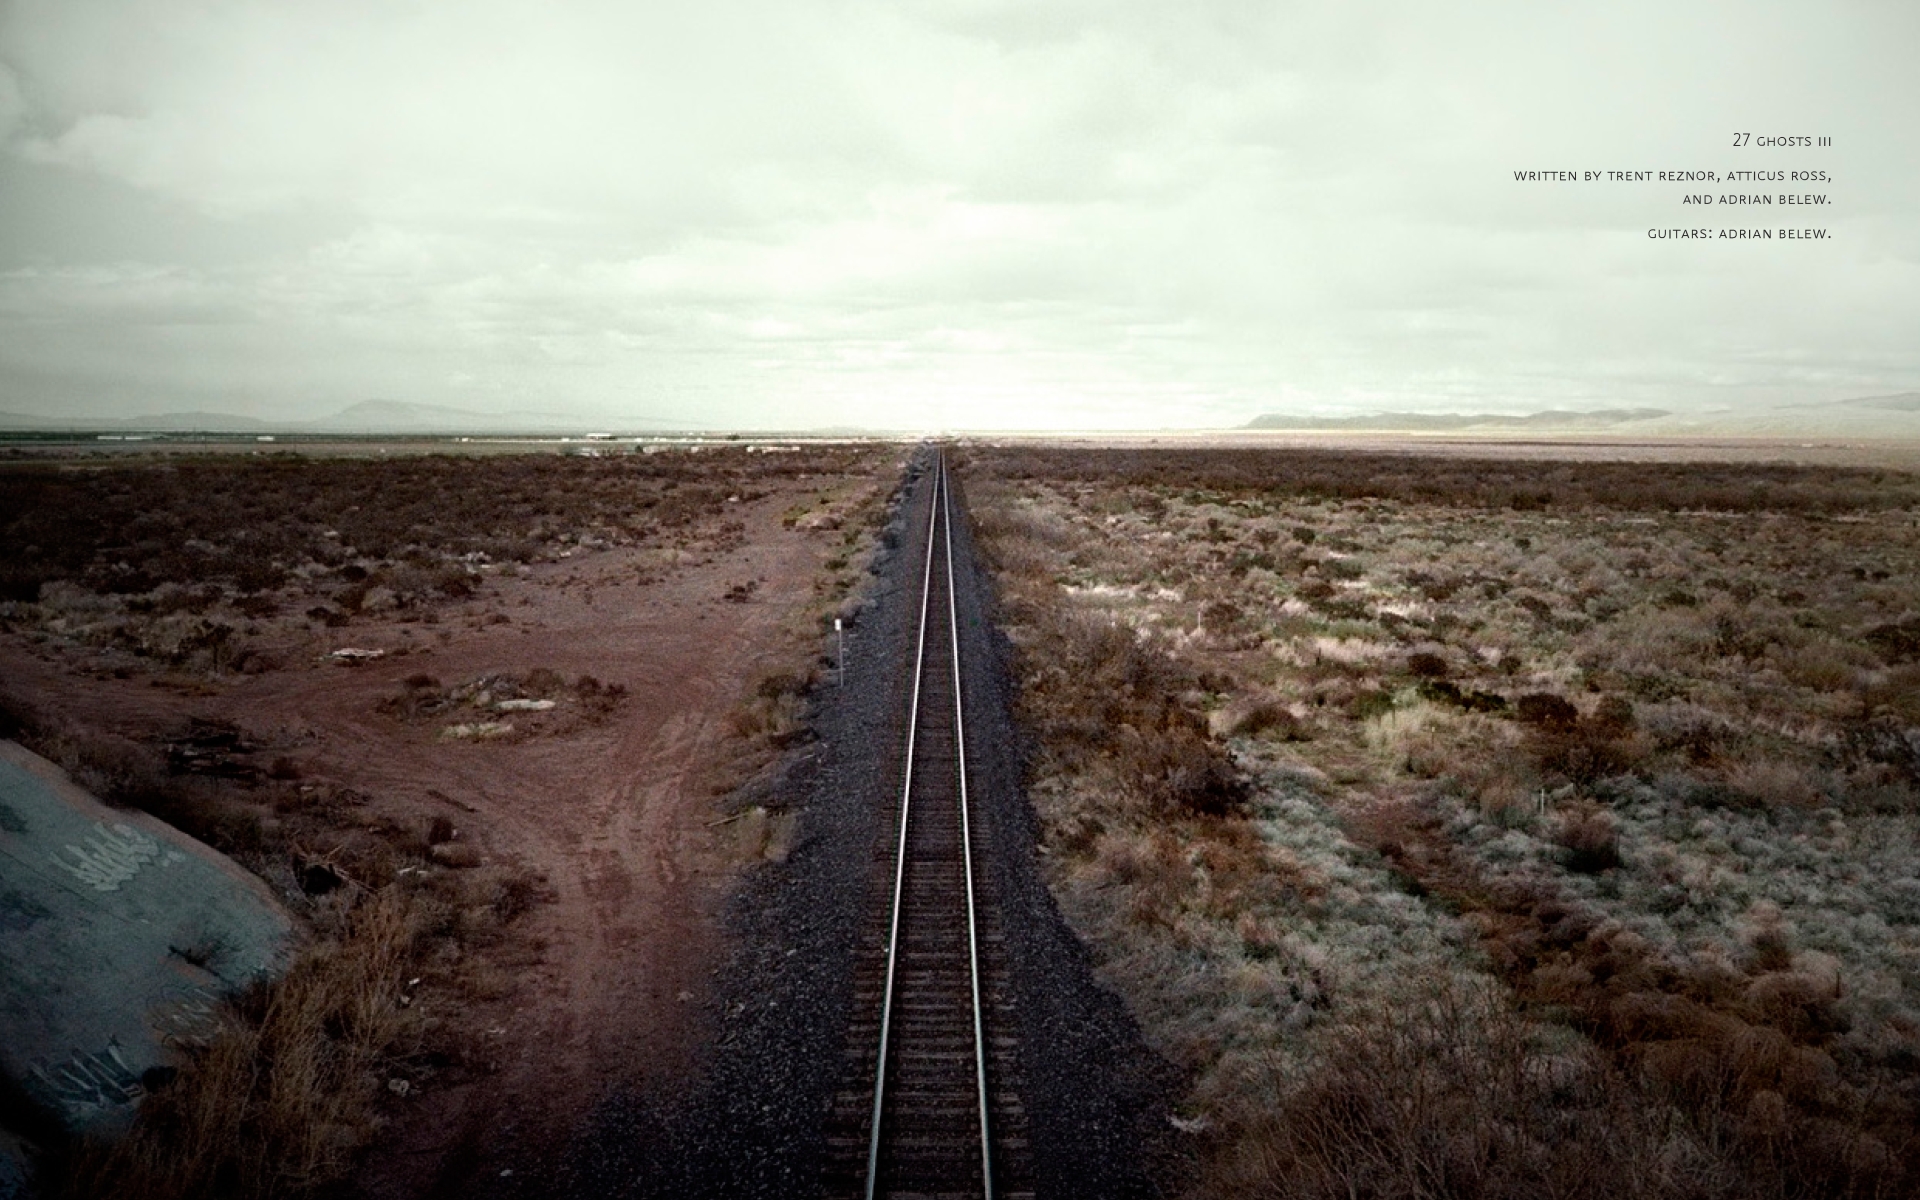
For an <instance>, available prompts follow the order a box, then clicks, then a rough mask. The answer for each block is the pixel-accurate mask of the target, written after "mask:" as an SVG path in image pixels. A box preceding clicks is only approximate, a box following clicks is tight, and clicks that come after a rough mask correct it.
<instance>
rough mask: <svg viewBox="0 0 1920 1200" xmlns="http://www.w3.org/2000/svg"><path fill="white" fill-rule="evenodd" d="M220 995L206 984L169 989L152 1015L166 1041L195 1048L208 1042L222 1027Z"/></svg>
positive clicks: (150, 1018) (185, 1047)
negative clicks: (200, 986)
mask: <svg viewBox="0 0 1920 1200" xmlns="http://www.w3.org/2000/svg"><path fill="white" fill-rule="evenodd" d="M219 1004H220V999H219V997H217V996H215V995H214V994H213V993H212V992H210V991H208V990H207V989H205V988H182V989H179V990H176V991H172V992H170V993H168V995H167V997H166V999H164V1000H162V1001H161V1002H160V1003H158V1004H156V1005H155V1006H154V1008H153V1011H152V1013H151V1014H149V1016H148V1020H149V1021H151V1022H152V1024H153V1030H154V1033H155V1034H157V1035H158V1037H159V1039H160V1042H161V1044H162V1045H166V1046H172V1047H175V1048H176V1049H183V1050H191V1049H198V1048H200V1047H204V1046H206V1045H207V1044H208V1043H209V1042H211V1041H212V1040H213V1035H214V1034H216V1033H218V1032H219V1031H220V1009H219Z"/></svg>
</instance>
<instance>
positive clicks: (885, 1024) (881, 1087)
mask: <svg viewBox="0 0 1920 1200" xmlns="http://www.w3.org/2000/svg"><path fill="white" fill-rule="evenodd" d="M935 461H936V465H938V463H939V460H935ZM933 490H934V494H935V500H936V501H937V500H938V498H939V491H940V476H939V474H937V473H936V474H935V475H934V478H933ZM939 516H940V505H939V504H938V503H933V504H929V505H928V506H927V565H926V568H925V570H924V571H923V573H922V574H921V577H920V639H919V641H920V644H919V646H918V648H916V649H915V650H914V652H913V700H912V703H911V706H910V707H909V709H908V713H907V767H906V771H905V775H906V778H905V779H904V780H903V781H902V782H901V785H900V845H899V848H898V849H897V850H896V851H895V854H894V865H893V916H892V918H891V919H890V921H889V923H888V928H887V983H886V989H885V991H883V992H882V993H881V1001H880V1058H879V1061H878V1062H876V1063H875V1065H874V1069H873V1131H872V1133H871V1134H870V1135H869V1136H868V1140H867V1200H873V1189H874V1188H875V1187H876V1186H877V1185H878V1184H879V1180H880V1115H881V1112H882V1111H883V1109H884V1107H885V1101H886V1092H887V1040H888V1036H889V1034H890V1033H891V1031H892V1028H893V972H894V967H895V965H896V964H898V963H899V961H900V954H899V950H900V908H901V904H900V897H901V893H902V891H903V890H904V888H905V887H906V880H907V812H908V806H909V805H910V804H911V803H912V802H913V742H914V734H915V732H916V731H917V729H918V727H919V724H920V668H921V666H922V664H923V663H924V662H925V661H926V655H927V599H928V597H929V596H931V595H932V593H933V526H934V522H935V521H936V520H938V519H939Z"/></svg>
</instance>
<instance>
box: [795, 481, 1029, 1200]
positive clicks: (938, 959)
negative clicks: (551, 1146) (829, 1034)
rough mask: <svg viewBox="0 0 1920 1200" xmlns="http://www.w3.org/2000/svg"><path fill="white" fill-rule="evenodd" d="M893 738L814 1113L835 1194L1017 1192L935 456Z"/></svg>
mask: <svg viewBox="0 0 1920 1200" xmlns="http://www.w3.org/2000/svg"><path fill="white" fill-rule="evenodd" d="M931 488H932V497H931V503H930V504H929V506H928V507H929V512H928V514H927V518H926V525H925V528H926V545H925V564H924V566H923V568H922V583H921V600H920V621H919V632H918V638H917V644H916V645H915V647H914V648H913V655H914V667H913V670H914V676H913V683H912V686H911V688H910V689H909V691H910V694H911V698H910V700H909V705H910V707H909V713H908V716H907V730H908V733H907V739H906V740H907V744H906V748H905V753H904V755H903V767H902V779H901V781H900V786H899V788H898V789H897V793H896V794H897V795H898V804H897V807H896V809H895V811H894V812H893V814H892V817H893V820H892V823H891V828H890V832H891V835H892V836H891V837H889V838H887V839H884V843H883V844H882V845H879V846H876V849H875V863H874V871H875V878H876V880H879V881H881V882H882V884H883V886H878V887H876V888H875V889H874V897H875V899H874V903H873V904H871V905H870V906H869V915H868V918H867V922H866V928H865V930H864V933H863V938H862V944H861V946H860V952H859V954H858V957H857V960H856V965H855V970H854V1012H853V1017H852V1019H851V1021H850V1023H849V1035H848V1042H847V1048H846V1052H845V1055H846V1058H845V1064H844V1067H845V1069H844V1081H845V1082H844V1083H843V1085H842V1087H841V1088H840V1089H839V1091H838V1092H837V1093H836V1095H835V1097H834V1102H833V1108H832V1111H831V1113H830V1115H829V1127H828V1164H827V1173H826V1181H825V1182H826V1192H827V1194H828V1195H830V1196H835V1197H860V1198H862V1200H871V1198H872V1197H879V1196H887V1197H956V1198H957V1197H986V1198H998V1200H1023V1198H1027V1197H1031V1195H1032V1190H1031V1184H1030V1182H1029V1181H1030V1175H1031V1171H1030V1163H1029V1157H1028V1148H1027V1124H1026V1115H1025V1112H1024V1111H1023V1110H1022V1108H1021V1105H1020V1100H1019V1079H1018V1074H1019V1068H1018V1062H1017V1049H1018V1048H1017V1045H1016V1043H1015V1040H1014V1038H1013V1036H1012V1028H1013V1026H1012V989H1011V987H1010V985H1009V983H1008V980H1007V967H1006V962H1005V954H1004V935H1003V933H1002V930H1001V923H1000V918H999V906H998V903H997V898H996V896H995V894H994V892H995V889H994V887H993V885H992V882H991V873H990V872H987V871H984V870H982V869H981V867H982V863H981V852H982V847H983V846H985V845H987V844H988V842H987V832H988V831H986V830H985V829H984V827H983V825H984V823H983V820H982V817H981V814H980V813H978V812H976V811H973V810H971V809H970V806H969V803H968V802H969V797H968V795H967V773H966V772H967V746H966V722H965V717H966V713H965V708H966V705H965V701H964V694H965V689H964V686H963V679H964V676H963V673H962V670H961V661H960V659H961V656H960V639H959V638H958V637H957V636H956V625H957V621H956V611H957V605H956V602H955V597H954V589H953V576H954V559H953V537H952V529H951V521H952V516H953V512H952V510H953V501H952V498H951V493H950V490H949V488H948V486H947V476H946V465H945V461H944V460H943V459H939V458H936V460H935V466H934V470H933V472H932V480H931Z"/></svg>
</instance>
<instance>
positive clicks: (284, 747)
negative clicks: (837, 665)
mask: <svg viewBox="0 0 1920 1200" xmlns="http://www.w3.org/2000/svg"><path fill="white" fill-rule="evenodd" d="M757 450H758V448H754V449H753V450H749V449H747V448H732V449H725V450H715V449H711V448H709V450H708V452H707V453H706V454H705V455H704V456H695V455H688V454H686V453H684V452H682V453H679V454H666V455H653V456H648V457H645V458H641V457H639V456H634V457H631V458H623V459H616V460H596V461H582V460H562V459H557V458H545V459H537V460H534V459H486V460H422V459H416V460H408V461H406V462H392V463H344V462H338V461H335V462H305V461H275V462H272V463H266V464H260V463H244V462H242V463H236V462H232V461H220V462H205V463H201V462H174V463H167V464H151V463H127V462H116V463H114V464H112V465H110V466H109V465H104V464H101V463H83V464H78V465H75V464H63V465H60V466H58V467H50V466H47V465H44V464H31V465H25V466H16V467H9V468H8V469H7V470H6V471H5V472H4V478H0V488H4V489H5V490H6V491H7V493H8V495H9V497H10V503H11V504H12V505H13V507H12V508H11V509H10V510H9V511H10V513H11V514H12V517H11V521H10V524H9V527H8V528H7V529H6V531H5V533H6V536H7V537H8V539H9V542H10V547H11V548H14V549H16V550H17V551H18V552H17V553H10V554H9V556H8V561H9V576H8V580H7V581H6V585H7V588H8V589H9V595H10V599H9V600H8V602H7V603H6V604H5V606H4V611H0V676H4V678H5V680H6V686H7V690H8V692H9V693H10V694H11V698H12V700H13V701H14V702H15V705H16V707H19V708H24V709H25V710H27V711H28V712H29V713H30V714H31V717H30V724H32V725H34V726H35V727H36V728H37V729H38V730H39V731H40V733H41V735H42V736H43V737H49V738H52V739H54V740H59V741H62V742H63V743H64V744H65V746H66V748H67V750H68V751H70V753H69V754H68V755H67V761H68V762H69V763H70V764H75V765H77V766H79V767H80V768H81V769H80V771H79V772H78V773H79V774H80V776H81V778H82V781H83V782H88V779H87V764H88V763H89V762H94V763H98V762H100V761H101V759H102V758H103V755H104V757H106V758H111V754H110V753H107V751H108V750H111V749H112V748H113V747H115V746H118V747H121V748H127V747H131V748H132V750H131V752H133V753H145V754H147V755H148V758H147V759H146V760H144V761H147V762H149V763H150V762H151V761H152V757H151V756H152V755H154V754H157V753H159V752H160V751H161V750H162V749H163V748H167V747H171V758H170V763H171V768H170V772H169V775H170V777H172V779H173V782H170V783H168V785H167V786H166V787H165V788H162V789H160V790H161V791H165V792H166V793H167V794H168V795H172V796H175V797H176V798H178V797H179V796H180V795H182V794H184V793H182V790H181V788H180V787H178V786H175V784H177V783H178V782H179V781H180V780H181V779H185V780H187V781H189V782H190V783H191V787H190V788H189V789H187V790H188V791H189V792H192V795H193V796H195V797H199V798H200V799H203V800H205V803H204V804H198V803H197V801H196V805H197V806H196V807H193V811H192V812H189V813H187V814H186V815H185V817H184V820H186V822H187V823H189V824H191V823H193V822H194V821H195V820H196V819H204V821H205V823H207V824H209V825H210V826H211V828H209V829H194V830H192V831H193V832H195V833H196V834H198V835H200V836H202V837H203V838H207V839H208V840H210V841H213V842H214V843H215V844H216V845H217V846H220V848H223V849H228V850H229V851H230V852H235V853H237V854H238V855H239V856H240V857H241V858H242V861H244V862H246V863H247V865H249V866H251V867H253V868H254V869H255V870H257V871H260V872H261V873H262V874H263V875H265V876H266V877H267V878H268V879H269V881H270V882H272V883H274V884H275V885H276V886H277V887H279V888H280V890H281V891H282V892H283V893H284V894H287V895H289V896H290V897H292V898H294V899H295V900H296V901H299V902H301V903H304V904H305V905H307V906H308V907H309V908H311V907H313V906H316V905H322V904H328V903H339V901H338V900H337V899H334V900H329V899H328V897H338V896H340V895H346V894H352V893H354V892H355V891H356V890H359V891H364V892H366V893H368V894H374V893H378V892H380V891H381V890H382V889H385V888H389V887H393V886H406V885H407V884H408V881H409V880H411V879H414V878H415V877H416V876H418V875H434V874H440V875H446V876H449V877H463V873H468V874H470V873H486V872H493V873H495V874H496V875H497V877H498V878H499V880H500V881H501V884H502V886H504V887H508V888H510V889H511V890H512V892H513V897H514V903H513V904H511V905H509V907H510V908H512V909H513V910H514V911H512V912H511V913H510V914H508V915H507V917H506V919H504V920H500V921H496V922H494V924H495V925H496V926H497V928H496V929H495V931H494V934H493V935H490V936H488V937H486V938H474V939H468V940H466V941H464V942H463V941H461V940H460V939H458V938H453V939H447V940H443V941H441V942H439V943H436V945H437V947H438V948H437V950H436V951H435V955H436V957H434V958H432V960H431V961H430V962H429V964H428V965H429V966H430V967H431V968H433V969H431V970H424V971H422V972H421V974H423V975H425V976H426V978H425V979H424V980H422V981H421V982H420V983H417V984H415V983H408V982H405V981H402V982H403V984H404V986H403V987H402V988H401V989H400V990H399V991H397V992H396V993H395V994H394V996H393V997H391V1002H392V1003H394V1004H398V1005H403V1006H404V1007H406V1008H408V1009H409V1010H410V1012H411V1014H412V1015H413V1016H414V1017H415V1018H416V1019H417V1020H418V1022H419V1023H420V1024H421V1026H423V1027H424V1029H425V1031H426V1034H425V1035H423V1036H422V1037H420V1038H416V1039H415V1040H414V1041H413V1042H411V1043H410V1045H412V1046H413V1048H414V1050H415V1053H414V1054H413V1056H412V1057H411V1058H407V1059H404V1060H401V1061H395V1060H388V1061H385V1062H383V1063H381V1064H378V1069H379V1070H380V1071H382V1072H384V1073H386V1074H388V1075H389V1076H390V1079H389V1084H390V1086H388V1088H387V1089H386V1091H385V1092H384V1094H383V1098H382V1099H381V1101H380V1103H379V1115H380V1118H381V1120H382V1123H383V1124H384V1129H385V1131H384V1133H382V1134H381V1135H380V1136H379V1138H378V1140H377V1142H376V1144H375V1146H374V1149H373V1152H372V1154H371V1155H370V1157H369V1158H368V1159H367V1161H366V1162H365V1164H364V1166H363V1167H362V1168H361V1169H360V1170H359V1171H358V1172H357V1179H358V1185H357V1186H358V1187H359V1189H360V1190H361V1191H362V1192H363V1193H364V1194H367V1195H375V1196H419V1195H425V1194H430V1193H432V1192H434V1191H435V1190H436V1189H440V1190H445V1191H448V1192H452V1191H458V1190H459V1189H460V1188H462V1187H463V1186H465V1184H466V1183H468V1182H469V1181H471V1180H474V1179H477V1178H480V1177H492V1178H497V1177H499V1175H500V1173H501V1172H502V1171H512V1170H515V1169H520V1170H522V1171H525V1170H526V1169H527V1168H528V1167H529V1166H530V1165H533V1164H537V1163H539V1162H540V1161H542V1160H543V1159H544V1158H545V1157H547V1156H548V1155H550V1154H551V1153H552V1152H553V1150H554V1148H555V1147H556V1146H558V1145H559V1144H560V1143H561V1142H562V1141H563V1140H564V1138H565V1136H566V1135H567V1134H568V1133H569V1131H570V1130H571V1128H572V1126H573V1125H574V1123H575V1122H576V1121H577V1119H578V1118H579V1116H580V1115H581V1114H582V1113H584V1112H586V1111H587V1110H588V1109H589V1108H591V1106H592V1105H593V1104H594V1103H595V1102H596V1101H598V1100H599V1099H600V1098H601V1097H602V1096H603V1095H604V1094H605V1092H606V1091H607V1089H609V1088H612V1087H616V1086H619V1087H628V1088H632V1087H636V1086H638V1087H642V1088H652V1087H665V1086H669V1085H670V1084H671V1083H672V1082H673V1081H674V1080H675V1079H676V1078H678V1077H679V1075H680V1074H681V1073H682V1072H684V1071H685V1070H686V1069H687V1067H688V1065H689V1063H690V1061H691V1060H690V1057H689V1054H690V1047H691V1045H692V1043H693V1042H694V1041H695V1040H696V1039H697V1038H698V1037H699V1036H700V1033H701V1031H700V1029H699V1028H698V1022H697V1020H696V1019H695V1017H694V1014H696V1013H698V1012H699V1011H700V1009H701V1005H700V1003H699V1001H700V1000H701V999H703V997H704V995H705V991H706V988H707V981H708V976H709V972H710V970H711V969H712V967H713V965H714V963H715V961H716V955H717V954H718V952H719V949H720V933H719V926H718V925H717V923H716V914H717V912H718V911H719V905H720V903H721V901H722V900H723V898H724V896H725V895H726V893H727V891H728V889H729V887H730V886H731V884H732V881H733V880H734V878H735V875H736V873H737V872H738V870H739V869H740V867H741V866H742V865H743V864H745V863H746V862H749V861H754V860H757V859H758V858H759V857H761V856H763V855H765V854H767V853H778V852H779V847H778V846H777V845H773V844H771V842H772V840H773V839H770V838H769V837H768V836H767V832H766V830H765V829H764V828H761V826H763V825H764V824H765V823H764V822H759V823H755V822H735V823H731V824H721V823H718V821H719V818H720V816H721V815H722V814H721V809H720V802H721V799H722V798H723V797H724V796H725V795H726V794H728V793H729V792H731V791H733V790H734V789H735V788H736V787H738V786H739V785H740V784H741V783H743V782H744V781H745V780H747V779H749V778H750V777H752V776H753V775H754V774H755V773H756V772H759V771H761V770H762V769H764V768H765V766H766V765H767V763H768V762H769V761H770V760H771V758H772V757H773V756H774V754H775V753H777V751H778V750H779V749H780V748H781V747H782V746H783V745H784V744H786V741H788V740H790V737H791V722H790V721H788V720H787V719H786V718H785V717H784V716H783V713H785V712H786V711H787V710H788V709H791V708H792V707H793V701H792V699H791V697H792V696H793V695H794V694H795V693H797V692H803V691H804V689H805V687H806V686H808V682H809V680H810V678H811V676H812V674H813V672H814V671H815V670H816V668H817V665H818V664H817V655H818V653H819V647H820V645H821V641H820V631H821V629H822V626H823V623H824V622H825V621H826V620H827V619H828V618H829V617H830V616H831V615H832V614H833V612H834V611H835V607H836V605H838V604H839V603H840V601H841V598H842V596H843V594H844V591H845V589H846V587H847V586H848V585H850V584H851V582H852V574H851V571H850V568H849V562H850V561H851V560H853V559H854V558H855V557H857V556H859V555H860V554H862V553H863V552H864V548H865V544H866V543H865V540H864V539H865V538H866V537H867V536H868V535H869V534H870V533H871V529H870V527H869V525H868V524H867V522H868V521H870V520H871V519H872V518H873V517H874V516H875V515H877V513H878V510H879V505H880V501H881V498H882V497H883V496H884V494H885V492H886V491H887V489H888V487H889V486H890V485H891V482H892V478H893V476H894V473H895V471H896V470H897V466H898V463H897V460H896V458H895V457H894V456H892V455H890V454H889V453H887V452H886V451H885V450H884V449H878V448H869V449H837V448H828V449H820V448H815V449H810V450H805V451H799V452H796V453H790V454H759V453H756V452H755V451H757ZM209 514H211V515H209ZM63 522H65V523H64V524H63ZM76 530H77V531H78V532H77V533H76ZM343 652H344V653H343ZM770 680H771V682H769V681H770ZM100 772H101V773H102V774H103V775H110V774H111V773H112V772H111V770H109V769H107V768H105V767H102V768H100ZM92 782H95V783H96V784H99V783H101V782H103V781H102V780H95V781H92ZM104 782H107V783H110V782H111V781H110V780H106V781H104ZM194 789H200V790H197V791H196V790H194ZM105 790H108V791H112V790H113V789H112V788H111V787H107V788H106V789H105ZM135 790H138V789H135ZM123 798H125V797H123ZM136 799H137V797H136ZM162 815H168V814H165V813H162ZM742 826H752V827H753V829H752V833H753V834H754V835H755V836H750V837H749V836H743V835H742V834H741V832H740V829H741V827H742ZM223 843H224V844H223ZM749 843H751V844H749ZM509 926H510V929H509V928H508V927H509ZM408 969H409V970H413V969H415V968H411V967H410V968H408ZM409 978H410V979H411V978H414V977H413V976H410V977H409ZM309 1182H311V1183H312V1184H314V1185H316V1186H317V1185H318V1184H320V1183H324V1182H325V1180H324V1179H320V1178H318V1177H316V1178H314V1179H313V1180H311V1181H309Z"/></svg>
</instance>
